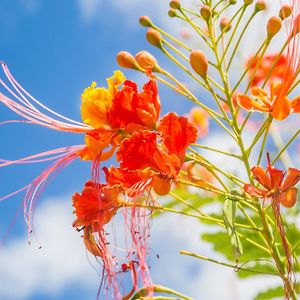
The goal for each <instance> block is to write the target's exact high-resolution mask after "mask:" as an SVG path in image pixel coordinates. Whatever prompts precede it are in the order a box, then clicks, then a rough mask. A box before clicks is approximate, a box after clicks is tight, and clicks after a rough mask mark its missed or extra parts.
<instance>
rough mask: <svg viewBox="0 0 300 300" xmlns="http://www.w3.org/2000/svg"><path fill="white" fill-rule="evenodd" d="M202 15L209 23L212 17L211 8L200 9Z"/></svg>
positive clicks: (206, 6) (203, 7) (205, 6)
mask: <svg viewBox="0 0 300 300" xmlns="http://www.w3.org/2000/svg"><path fill="white" fill-rule="evenodd" d="M200 15H201V17H202V18H203V19H204V20H205V21H208V20H209V18H210V16H211V8H210V7H209V6H208V5H204V6H202V7H201V8H200Z"/></svg>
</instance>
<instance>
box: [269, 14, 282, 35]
mask: <svg viewBox="0 0 300 300" xmlns="http://www.w3.org/2000/svg"><path fill="white" fill-rule="evenodd" d="M281 26H282V21H281V19H280V18H278V17H275V16H274V17H271V18H270V19H269V21H268V24H267V32H268V38H269V39H271V38H273V36H274V35H276V34H277V33H278V31H279V30H280V29H281Z"/></svg>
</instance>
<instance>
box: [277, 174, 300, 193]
mask: <svg viewBox="0 0 300 300" xmlns="http://www.w3.org/2000/svg"><path fill="white" fill-rule="evenodd" d="M299 180H300V171H299V170H298V169H295V168H289V169H288V173H287V176H286V179H285V180H284V183H283V185H282V187H281V189H282V191H283V192H284V191H285V190H287V189H288V188H290V187H292V186H294V185H296V184H297V183H298V182H299Z"/></svg>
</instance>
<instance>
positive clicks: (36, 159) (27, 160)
mask: <svg viewBox="0 0 300 300" xmlns="http://www.w3.org/2000/svg"><path fill="white" fill-rule="evenodd" d="M83 147H84V145H77V146H69V147H63V148H58V149H53V150H48V151H45V152H41V153H38V154H34V155H30V156H27V157H23V158H20V159H16V160H7V159H2V158H0V162H2V164H0V167H6V166H10V165H14V164H31V163H40V162H46V161H50V160H54V159H58V158H61V157H63V156H66V153H71V152H74V151H79V150H81V149H82V148H83ZM59 153H62V154H59ZM54 154H58V155H54ZM47 156H50V157H47ZM43 157H45V158H43Z"/></svg>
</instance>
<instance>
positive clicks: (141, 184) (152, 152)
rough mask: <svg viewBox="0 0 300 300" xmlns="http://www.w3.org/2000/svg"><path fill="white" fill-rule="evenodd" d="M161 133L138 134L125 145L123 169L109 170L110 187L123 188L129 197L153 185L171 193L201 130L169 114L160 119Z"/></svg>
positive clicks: (158, 190) (120, 158)
mask: <svg viewBox="0 0 300 300" xmlns="http://www.w3.org/2000/svg"><path fill="white" fill-rule="evenodd" d="M158 130H160V133H159V132H151V131H148V130H143V131H139V132H135V133H133V134H132V136H130V137H128V138H126V139H124V140H123V141H122V142H121V144H120V148H119V150H118V151H117V160H118V161H120V168H113V167H112V168H110V169H109V170H107V169H106V170H105V172H106V178H107V182H108V183H109V184H112V185H114V184H117V185H123V187H126V188H127V189H129V191H128V193H129V194H136V193H138V192H140V193H141V192H143V191H144V190H145V188H147V187H149V186H151V187H153V189H154V191H155V192H156V193H157V194H159V195H165V194H167V193H168V192H169V190H170V185H171V181H172V180H174V179H176V178H177V176H178V174H179V171H180V169H181V166H182V164H183V162H184V156H185V151H186V148H187V147H188V146H189V144H190V143H193V142H195V141H196V139H197V129H196V128H195V127H194V126H193V125H192V124H190V123H189V122H188V120H187V118H185V117H179V116H178V115H176V114H175V113H169V114H167V115H166V116H164V117H163V118H162V119H161V120H160V122H159V126H158ZM158 138H160V141H161V142H160V143H159V140H158Z"/></svg>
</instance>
